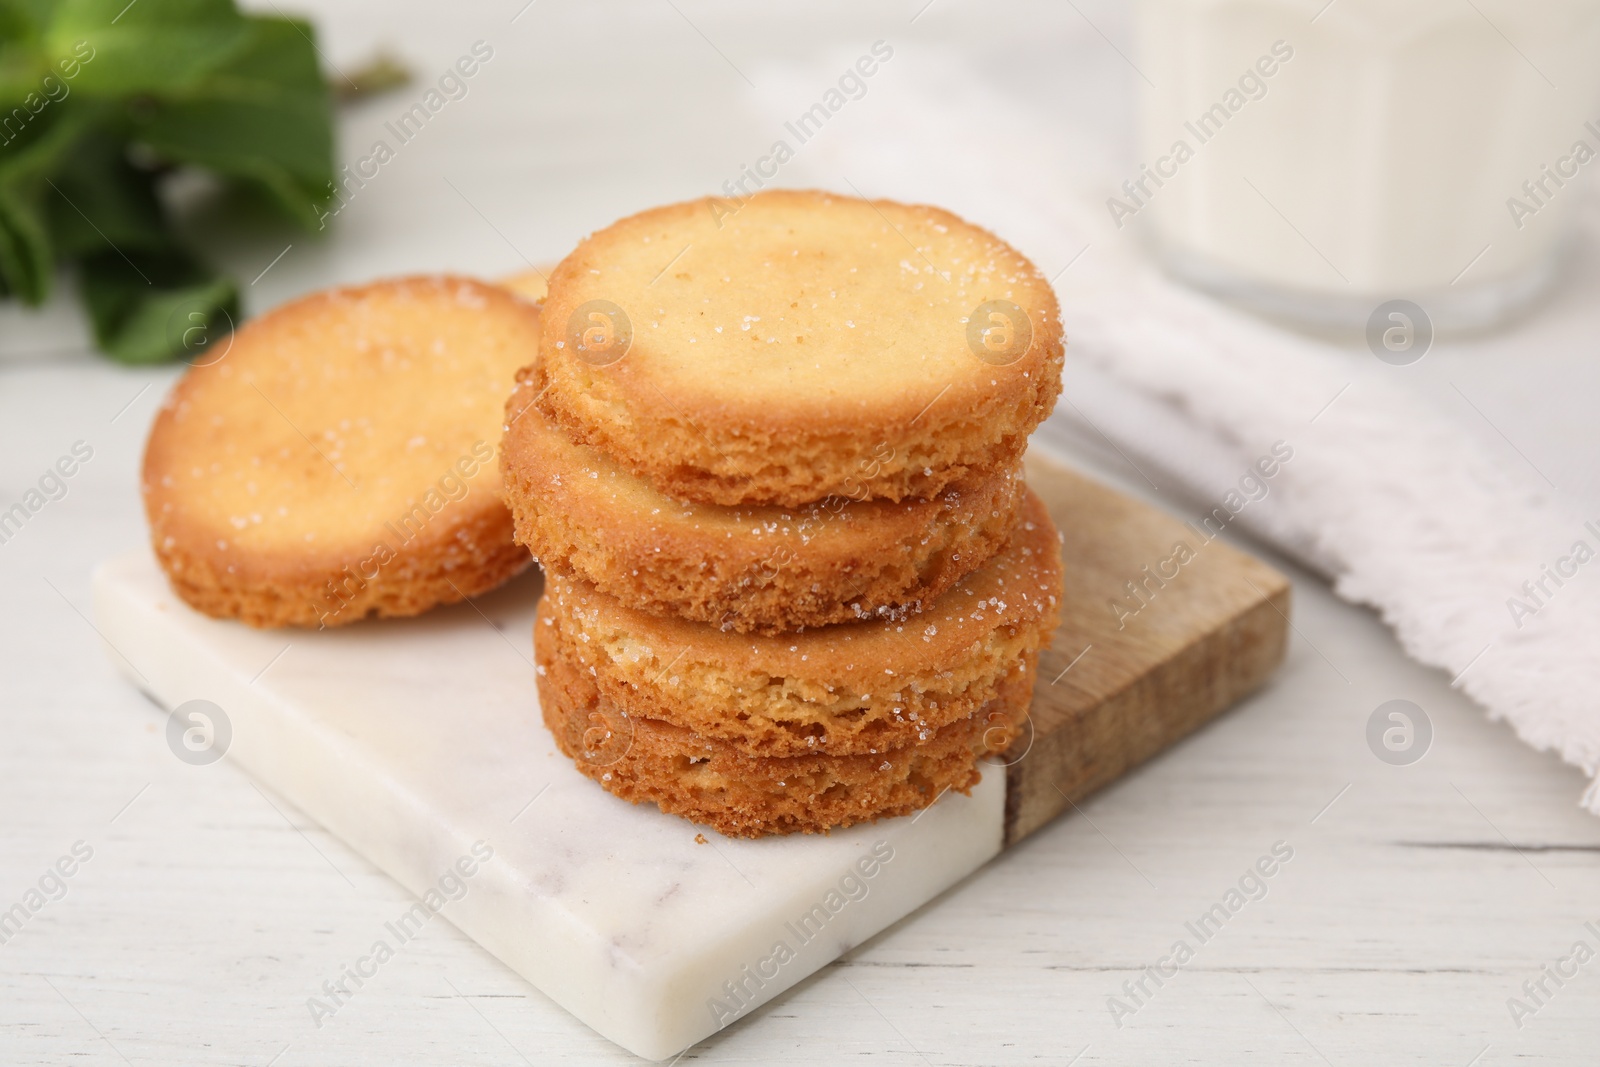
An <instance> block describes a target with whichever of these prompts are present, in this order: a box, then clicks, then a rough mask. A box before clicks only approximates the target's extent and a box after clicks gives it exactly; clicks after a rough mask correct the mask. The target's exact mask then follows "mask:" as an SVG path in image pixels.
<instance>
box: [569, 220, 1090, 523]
mask: <svg viewBox="0 0 1600 1067" xmlns="http://www.w3.org/2000/svg"><path fill="white" fill-rule="evenodd" d="M1061 344H1062V332H1061V322H1060V314H1059V309H1058V307H1057V304H1056V299H1055V295H1054V293H1053V291H1052V290H1051V288H1050V285H1049V283H1048V282H1047V281H1046V280H1045V279H1044V277H1043V276H1042V275H1041V274H1040V273H1039V271H1038V270H1037V268H1035V267H1034V266H1033V264H1032V263H1030V262H1029V261H1028V260H1027V259H1026V258H1025V257H1023V256H1022V255H1021V254H1020V253H1019V252H1017V251H1016V250H1015V249H1013V248H1012V247H1011V246H1009V245H1007V244H1006V243H1005V242H1004V241H1001V240H1000V239H999V238H998V237H995V236H994V235H993V234H990V233H988V232H987V231H985V230H982V229H980V228H978V227H976V226H973V225H971V224H969V223H967V222H964V221H963V220H961V219H959V218H957V217H956V216H954V215H952V214H950V213H948V212H945V211H942V210H939V209H937V208H932V207H926V206H913V205H905V204H898V203H894V202H890V201H865V200H859V199H854V198H849V197H839V196H833V195H830V194H827V193H820V192H798V191H773V192H765V193H760V194H757V195H756V196H754V197H751V198H750V199H749V200H748V201H746V202H745V203H744V204H743V206H739V205H738V204H737V203H735V202H732V201H724V200H717V199H707V200H698V201H691V202H688V203H683V204H676V205H672V206H668V207H662V208H657V209H654V210H651V211H646V212H644V213H643V214H640V215H635V216H633V217H632V218H628V219H624V220H622V221H621V222H618V223H616V224H614V225H612V226H610V227H608V228H606V229H604V230H601V231H599V232H598V233H595V234H594V235H592V236H591V237H589V238H588V239H587V240H585V241H584V242H583V243H582V244H581V245H579V247H578V248H577V249H576V250H575V251H574V252H573V253H572V254H571V255H570V256H569V257H568V258H567V259H566V260H564V261H563V262H562V263H561V264H560V266H558V267H557V268H556V271H555V272H554V273H553V274H552V275H551V277H550V295H549V298H548V301H547V303H546V317H545V328H544V334H543V339H542V343H541V357H542V360H543V367H544V372H545V384H547V385H548V386H549V390H548V392H547V394H546V398H545V400H544V401H543V404H544V405H545V406H546V408H547V410H549V411H551V413H552V414H553V415H555V416H556V417H557V418H558V419H559V420H560V421H561V422H563V423H564V424H566V425H568V426H569V427H570V428H572V429H574V430H575V431H577V432H578V435H579V436H580V437H583V438H585V439H586V440H588V441H590V443H594V444H599V445H601V446H602V447H606V448H607V449H608V451H611V452H612V453H613V454H615V455H617V456H618V458H619V459H620V460H622V461H623V462H625V463H628V464H629V465H630V466H632V467H633V468H634V469H636V470H639V471H640V472H641V473H647V474H648V473H655V472H657V471H659V470H662V469H667V468H670V466H671V465H672V464H678V465H688V466H692V467H701V468H705V469H707V470H710V471H712V472H713V474H719V475H725V476H727V477H730V478H732V479H733V484H731V485H730V486H728V487H723V488H715V487H712V488H707V487H696V486H695V485H694V484H693V480H692V479H687V480H685V479H680V480H679V482H678V483H677V484H676V488H677V490H678V494H677V495H686V496H690V497H693V498H695V499H704V500H709V501H713V502H717V503H738V502H744V501H755V500H763V501H765V502H779V503H784V502H798V501H799V500H804V499H817V498H820V497H821V496H824V495H826V494H827V492H830V491H837V487H836V486H834V485H832V484H831V482H830V480H829V479H828V478H824V479H823V481H822V483H821V484H808V485H804V486H796V487H795V488H794V490H793V491H792V492H791V491H788V490H786V489H784V488H782V487H781V486H777V487H774V486H771V485H768V484H767V483H768V482H770V481H771V480H772V479H771V478H770V477H768V476H764V475H761V474H759V473H757V474H755V475H754V476H752V475H751V474H750V472H749V471H748V470H745V468H747V467H749V466H750V465H751V463H752V462H753V461H754V460H755V459H757V458H759V455H758V454H759V453H762V452H763V451H764V452H765V453H766V454H768V456H769V457H770V458H771V459H773V460H774V461H776V462H778V463H780V464H782V463H787V464H789V465H790V466H794V465H796V464H801V463H807V462H809V463H811V464H812V465H813V466H815V465H816V464H817V460H818V455H808V454H806V449H807V447H809V448H810V450H811V451H812V452H816V450H817V449H818V448H821V449H822V451H823V452H824V453H829V454H833V453H837V454H838V456H839V457H841V461H844V462H845V467H846V468H847V469H843V473H839V474H836V475H835V476H833V477H832V479H831V481H832V482H837V481H840V480H841V479H842V478H844V477H846V476H848V475H849V474H855V475H857V476H858V477H859V476H860V475H861V473H862V469H864V468H860V464H861V461H862V460H864V459H871V458H872V457H873V455H874V452H875V450H878V451H881V450H885V449H887V450H888V451H891V452H898V453H899V454H900V459H902V460H905V459H907V458H908V457H909V458H911V459H912V461H913V462H916V463H923V464H924V465H926V463H925V462H924V460H923V459H921V458H916V457H912V456H911V454H912V453H914V452H916V448H915V443H916V441H917V440H918V439H920V438H923V437H927V438H930V439H931V438H936V437H938V436H939V435H940V434H941V433H958V434H963V435H969V436H972V437H974V438H975V439H978V440H979V441H980V443H985V442H987V443H992V439H997V438H998V437H999V436H1000V435H1001V434H1003V433H1016V432H1021V433H1022V434H1026V432H1027V431H1028V430H1031V429H1032V426H1033V425H1034V424H1036V422H1037V418H1042V417H1043V414H1045V413H1047V411H1048V405H1049V403H1053V401H1054V397H1055V392H1056V390H1057V389H1058V388H1059V386H1058V384H1055V383H1052V382H1048V381H1046V380H1045V379H1048V378H1050V377H1051V376H1052V375H1054V376H1056V377H1059V359H1060V350H1061ZM1043 394H1048V395H1047V396H1044V395H1043ZM1041 404H1042V405H1043V407H1044V410H1043V411H1040V412H1037V413H1036V414H1037V418H1034V419H1032V421H1031V422H1027V420H1024V422H1026V425H1013V424H1011V423H1008V422H1007V421H1006V420H1005V419H1001V418H997V419H994V420H986V417H987V416H988V415H990V414H992V413H1007V412H1014V411H1016V410H1017V409H1019V408H1031V407H1037V406H1040V405H1041ZM975 417H976V418H975ZM986 421H990V422H992V425H985V424H984V423H985V422H986ZM1013 421H1015V420H1013ZM663 430H677V431H685V430H687V431H689V432H687V433H684V434H682V436H683V438H684V441H685V442H686V444H685V445H684V446H683V447H679V446H678V445H677V444H676V441H677V437H678V436H679V434H675V433H670V432H662V431H663ZM697 442H698V443H697ZM702 445H703V447H702ZM796 449H798V451H797V452H796V454H795V455H794V456H790V455H789V452H791V451H795V450H796ZM662 453H666V454H664V455H663V454H662ZM822 458H823V459H826V458H827V457H826V456H825V455H824V456H822ZM1012 458H1014V457H1012ZM880 465H881V464H880ZM723 467H728V468H729V469H728V470H722V468H723ZM888 467H890V468H895V461H893V460H891V461H890V462H889V464H888ZM734 468H737V469H734ZM858 468H859V469H858ZM668 473H669V474H670V470H668ZM930 473H931V472H930ZM965 473H966V472H959V474H958V476H963V475H964V474H965ZM872 474H873V476H874V477H875V476H876V475H877V474H878V471H877V470H874V471H873V472H872ZM752 477H753V481H752ZM741 478H742V479H743V480H742V481H741V480H740V479H741ZM764 478H765V480H763V479H764ZM656 480H657V481H658V483H659V482H660V481H661V479H660V478H657V479H656ZM668 480H669V481H670V478H669V479H668ZM781 480H782V479H781V478H780V479H779V481H781ZM934 480H935V481H937V479H936V478H935V479H934ZM940 487H941V485H940V484H931V483H930V484H924V485H919V486H916V487H912V488H911V489H909V490H906V491H901V490H900V489H896V488H894V487H892V486H889V485H887V484H886V485H885V486H884V488H885V492H882V493H877V492H874V493H873V494H872V495H884V496H888V497H890V498H891V499H899V498H900V497H901V496H903V495H907V493H908V492H909V493H910V495H921V496H926V495H930V494H931V493H932V492H937V491H938V489H939V488H940ZM664 488H667V489H668V490H669V491H672V489H673V488H674V486H671V485H668V486H664ZM808 492H809V493H810V494H811V496H810V497H806V496H805V495H803V494H804V493H808Z"/></svg>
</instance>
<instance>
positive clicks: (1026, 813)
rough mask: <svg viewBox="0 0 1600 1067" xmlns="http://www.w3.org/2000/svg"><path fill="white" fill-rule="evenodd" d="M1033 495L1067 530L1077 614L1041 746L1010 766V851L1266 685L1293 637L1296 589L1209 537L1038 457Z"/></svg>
mask: <svg viewBox="0 0 1600 1067" xmlns="http://www.w3.org/2000/svg"><path fill="white" fill-rule="evenodd" d="M1028 484H1029V485H1030V486H1031V487H1032V488H1033V489H1034V491H1035V492H1037V493H1038V494H1039V495H1040V496H1041V497H1042V498H1043V499H1044V501H1045V503H1046V504H1047V505H1048V506H1049V508H1050V516H1051V518H1053V519H1054V520H1055V523H1056V525H1057V526H1059V527H1060V528H1061V533H1062V537H1063V539H1064V541H1063V544H1062V546H1061V554H1062V559H1063V562H1064V564H1065V598H1064V600H1065V602H1064V605H1063V610H1062V622H1061V628H1060V629H1059V630H1057V631H1056V636H1055V640H1054V641H1053V642H1052V643H1051V646H1050V647H1049V648H1048V649H1047V650H1046V651H1045V652H1044V653H1043V654H1042V655H1041V656H1040V659H1039V680H1038V683H1037V686H1036V688H1035V689H1034V694H1033V714H1032V721H1033V739H1032V745H1031V746H1030V747H1029V748H1027V750H1026V753H1025V754H1023V755H1013V756H1011V757H1010V758H1011V759H1013V760H1015V762H1014V763H1013V764H1012V765H1011V766H1010V767H1009V768H1008V770H1007V779H1006V816H1005V843H1006V844H1007V845H1011V844H1014V843H1016V842H1017V841H1020V840H1021V839H1022V838H1024V837H1026V836H1028V835H1029V834H1031V833H1033V832H1034V831H1035V830H1037V829H1039V828H1040V827H1042V826H1043V825H1045V823H1047V822H1049V821H1050V820H1051V819H1052V818H1054V817H1055V816H1056V815H1058V814H1060V813H1061V812H1062V811H1063V810H1064V809H1066V808H1068V807H1069V806H1071V805H1072V804H1073V803H1075V802H1076V801H1078V800H1079V799H1081V798H1082V797H1084V796H1087V795H1088V794H1089V793H1091V792H1093V791H1094V790H1096V789H1098V788H1100V787H1101V786H1104V785H1107V784H1109V783H1110V782H1112V781H1115V780H1116V779H1117V778H1118V777H1120V776H1121V775H1123V774H1125V773H1127V772H1128V771H1129V770H1130V769H1131V768H1133V767H1135V766H1137V765H1138V764H1140V763H1143V762H1144V761H1145V760H1147V759H1149V758H1151V757H1152V756H1154V755H1156V754H1157V753H1158V752H1160V751H1161V750H1162V749H1165V748H1167V747H1168V746H1169V745H1172V744H1173V743H1174V742H1176V741H1178V740H1180V739H1181V738H1183V737H1185V736H1187V735H1188V734H1190V733H1191V732H1193V731H1194V730H1196V729H1198V728H1199V727H1200V726H1201V725H1203V724H1204V723H1205V722H1207V721H1208V720H1210V719H1211V718H1213V717H1215V716H1216V715H1217V714H1219V713H1220V712H1222V711H1224V710H1225V709H1227V708H1228V707H1229V706H1230V705H1232V704H1233V703H1234V702H1236V701H1237V700H1239V699H1240V698H1241V697H1243V696H1244V695H1246V694H1247V693H1249V692H1250V691H1251V690H1253V689H1255V688H1256V687H1257V686H1259V685H1261V683H1262V682H1264V681H1266V679H1267V677H1268V675H1270V674H1271V673H1272V671H1273V669H1274V668H1275V667H1277V665H1278V664H1279V663H1280V662H1282V660H1283V656H1284V652H1285V650H1286V648H1287V643H1288V630H1289V588H1290V587H1289V580H1288V579H1287V578H1285V577H1284V576H1283V575H1281V574H1279V573H1278V572H1277V571H1275V570H1273V569H1272V568H1271V567H1269V566H1267V565H1266V564H1265V563H1262V562H1261V561H1260V560H1257V559H1255V558H1254V557H1252V556H1248V555H1246V554H1245V553H1243V552H1240V551H1239V550H1238V549H1235V548H1232V547H1230V546H1228V545H1227V544H1225V543H1223V542H1222V541H1220V540H1210V541H1208V540H1206V534H1208V533H1209V532H1210V531H1209V530H1207V529H1206V528H1204V527H1195V526H1191V525H1188V524H1185V523H1182V522H1179V521H1178V520H1177V519H1174V518H1172V517H1171V516H1169V515H1167V514H1165V513H1163V512H1160V511H1157V510H1156V509H1155V508H1152V507H1150V506H1148V505H1146V504H1142V503H1140V502H1139V501H1136V500H1133V499H1131V498H1129V497H1126V496H1123V495H1122V494H1121V493H1118V492H1116V491H1114V490H1112V489H1108V488H1106V487H1105V486H1103V485H1101V484H1099V483H1098V482H1094V481H1091V480H1090V479H1088V478H1086V477H1084V476H1083V475H1080V474H1077V473H1075V472H1073V471H1071V470H1069V469H1068V468H1066V467H1064V466H1062V465H1060V464H1058V463H1056V462H1054V461H1052V460H1050V459H1047V458H1045V457H1044V456H1042V455H1040V454H1039V452H1038V451H1037V450H1035V451H1034V452H1032V453H1030V454H1029V456H1028ZM1180 545H1181V546H1184V550H1183V551H1180V550H1179V549H1178V546H1180ZM1146 568H1148V570H1147V569H1146ZM1163 575H1166V576H1169V577H1164V576H1163ZM1130 583H1131V585H1132V586H1135V587H1138V589H1137V596H1136V594H1135V591H1134V589H1132V588H1130Z"/></svg>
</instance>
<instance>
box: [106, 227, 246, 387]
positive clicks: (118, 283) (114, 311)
mask: <svg viewBox="0 0 1600 1067" xmlns="http://www.w3.org/2000/svg"><path fill="white" fill-rule="evenodd" d="M82 282H83V295H84V302H85V303H86V304H87V305H88V308H89V321H90V323H91V324H92V325H93V327H94V336H95V341H96V343H98V344H99V346H100V348H101V349H102V350H103V351H105V352H106V354H108V355H109V356H111V358H113V359H115V360H118V361H120V362H123V363H161V362H165V361H166V360H169V359H172V358H174V357H183V358H187V359H193V358H195V357H197V356H199V354H200V353H201V352H202V351H203V350H204V349H205V348H206V347H207V345H209V344H210V343H211V342H212V341H214V340H216V339H217V338H218V337H221V336H225V335H226V334H227V333H228V332H229V331H231V330H232V328H233V325H234V324H235V323H237V322H238V321H239V320H240V317H241V316H240V312H239V290H238V286H236V285H235V284H234V282H233V281H232V279H229V278H224V277H221V276H219V275H217V274H215V273H213V272H210V271H208V270H207V269H206V268H205V267H204V266H202V265H201V264H200V263H199V261H197V260H195V259H194V258H193V257H192V256H190V255H189V254H188V253H187V252H184V251H182V250H179V249H173V250H171V251H168V252H165V253H149V252H144V253H141V252H135V253H133V254H131V255H122V254H121V253H119V252H118V251H116V250H114V249H109V248H108V249H106V250H103V251H101V252H98V253H96V254H95V255H93V256H90V257H88V258H87V259H85V260H84V262H83V273H82Z"/></svg>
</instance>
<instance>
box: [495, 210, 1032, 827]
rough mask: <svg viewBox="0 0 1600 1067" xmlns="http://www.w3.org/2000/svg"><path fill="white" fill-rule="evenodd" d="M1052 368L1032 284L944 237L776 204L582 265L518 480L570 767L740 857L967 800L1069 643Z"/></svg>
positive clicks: (513, 407) (656, 231)
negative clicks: (718, 836)
mask: <svg viewBox="0 0 1600 1067" xmlns="http://www.w3.org/2000/svg"><path fill="white" fill-rule="evenodd" d="M730 210H731V213H730ZM1062 346H1063V338H1062V331H1061V324H1060V315H1059V311H1058V308H1057V306H1056V301H1055V298H1054V295H1053V294H1052V292H1051V290H1050V286H1049V285H1048V283H1047V282H1046V281H1045V280H1044V278H1043V277H1042V276H1041V275H1040V274H1039V272H1038V271H1037V270H1036V269H1035V268H1034V267H1033V265H1032V264H1030V263H1029V262H1028V261H1027V260H1026V259H1025V258H1024V257H1022V256H1021V255H1020V254H1019V253H1017V252H1016V251H1015V250H1014V249H1012V248H1011V247H1009V246H1008V245H1006V244H1005V243H1004V242H1002V241H1001V240H999V239H998V238H996V237H994V236H993V235H991V234H989V233H987V232H985V231H983V230H981V229H978V228H976V227H974V226H971V225H969V224H968V223H966V222H963V221H962V220H961V219H959V218H956V217H955V216H953V215H950V214H948V213H946V212H943V211H939V210H936V209H933V208H928V207H913V206H906V205H901V204H895V203H889V202H884V201H877V202H867V201H863V200H856V199H850V198H841V197H834V196H829V195H826V194H822V193H806V192H770V193H763V194H760V195H757V196H755V197H752V198H750V199H749V200H747V201H745V202H744V203H743V204H742V205H730V204H727V203H723V202H712V201H695V202H691V203H686V204H680V205H674V206H670V207H664V208H659V209H656V210H653V211H649V212H645V213H644V214H641V215H637V216H634V217H632V218H629V219H625V220H623V221H621V222H619V223H617V224H615V225H613V226H611V227H609V228H608V229H605V230H603V231H601V232H599V233H596V234H594V235H593V236H591V237H590V238H588V239H587V240H585V241H584V242H583V243H582V244H581V245H580V246H579V247H578V248H577V250H576V251H574V252H573V253H572V255H570V256H569V257H568V258H567V259H566V260H565V261H563V262H562V264H561V265H560V266H559V267H558V268H557V269H556V270H555V272H554V273H553V274H552V275H551V277H550V279H549V295H548V298H547V299H546V301H545V304H544V309H543V313H542V321H541V324H540V341H539V351H538V359H537V361H536V362H534V363H533V364H531V365H530V366H528V367H525V368H523V370H522V371H521V372H520V373H519V374H518V379H517V387H516V390H515V391H514V393H513V394H512V396H511V399H510V402H509V404H508V405H507V411H506V428H505V434H504V438H503V441H502V445H501V456H500V464H501V479H502V483H503V485H504V489H505V493H506V497H507V502H508V504H509V506H510V509H511V512H512V516H513V519H514V522H515V530H516V537H517V539H518V540H519V541H521V542H522V543H523V544H525V545H527V546H528V548H529V549H530V550H531V552H532V554H533V555H534V556H535V557H536V558H537V559H538V560H539V561H540V562H541V564H542V565H543V567H544V569H545V575H546V590H545V595H544V598H543V599H542V601H541V603H540V607H539V614H538V621H537V623H536V624H535V637H534V644H535V651H536V659H537V664H538V686H539V696H540V704H541V707H542V710H543V714H544V718H545V721H546V723H547V724H548V725H549V727H550V729H551V731H552V733H553V734H554V736H555V738H556V741H557V743H558V744H559V745H560V746H561V748H562V750H563V751H564V752H565V753H566V754H567V755H568V756H570V757H571V758H573V759H574V761H575V762H576V764H577V766H578V768H579V769H580V770H581V771H582V772H583V773H585V774H586V775H588V776H589V777H591V778H593V779H595V780H596V781H598V782H600V783H601V784H602V785H603V786H604V787H605V788H606V789H608V790H609V791H611V792H612V793H614V794H616V795H618V796H620V797H623V798H625V799H628V800H631V801H634V802H643V801H651V802H654V803H655V804H657V805H658V806H659V807H660V808H661V809H662V810H663V811H667V812H672V813H676V814H680V815H683V816H686V817H688V818H690V819H693V820H694V821H696V822H700V823H704V824H707V825H710V826H712V827H714V828H715V829H717V830H718V831H720V832H722V833H724V834H728V835H737V836H747V837H755V836H760V835H764V834H771V833H786V832H792V831H807V832H817V831H824V830H827V829H829V828H831V827H838V826H846V825H850V824H852V823H856V822H861V821H865V820H871V819H876V818H882V817H886V816H892V815H902V814H907V813H909V812H912V811H915V810H917V809H919V808H922V807H925V806H927V805H929V804H931V803H933V802H934V801H935V800H937V799H938V797H939V796H940V795H942V794H943V793H944V792H945V791H946V790H951V789H954V790H957V791H962V792H965V791H967V790H970V789H971V787H972V786H973V785H974V784H975V783H976V782H977V781H978V778H979V769H978V762H979V760H980V759H981V758H982V757H983V756H985V755H987V754H989V753H993V752H998V751H1002V750H1003V749H1005V747H1006V746H1007V745H1008V744H1010V743H1011V741H1012V740H1013V738H1014V737H1015V736H1016V735H1017V733H1018V730H1019V728H1020V726H1021V725H1022V723H1023V722H1024V721H1025V719H1026V715H1027V711H1028V705H1029V702H1030V699H1031V694H1032V689H1033V680H1034V671H1035V666H1036V662H1037V656H1038V652H1039V650H1040V648H1041V647H1042V646H1043V645H1044V644H1046V643H1047V642H1048V641H1049V639H1050V635H1051V634H1052V632H1053V631H1054V629H1055V625H1056V621H1057V615H1058V608H1059V604H1058V601H1059V597H1060V591H1061V572H1060V566H1061V565H1060V547H1059V535H1058V534H1057V532H1056V530H1055V528H1054V527H1053V526H1052V525H1051V522H1050V519H1049V517H1048V515H1047V514H1046V512H1045V509H1044V507H1043V505H1042V504H1041V503H1040V501H1039V500H1038V499H1037V498H1036V497H1034V496H1033V495H1032V494H1031V493H1030V492H1029V491H1028V490H1027V488H1026V486H1025V485H1024V484H1023V481H1022V475H1021V467H1020V463H1021V456H1022V453H1023V451H1024V449H1025V447H1026V443H1027V437H1028V434H1029V433H1030V432H1031V431H1032V430H1033V429H1034V427H1035V426H1037V425H1038V423H1039V422H1040V421H1041V420H1042V419H1043V418H1044V417H1045V416H1046V415H1047V414H1048V413H1049V411H1050V409H1051V407H1052V405H1053V404H1054V402H1055V399H1056V396H1057V394H1058V393H1059V392H1060V373H1061V362H1062Z"/></svg>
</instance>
